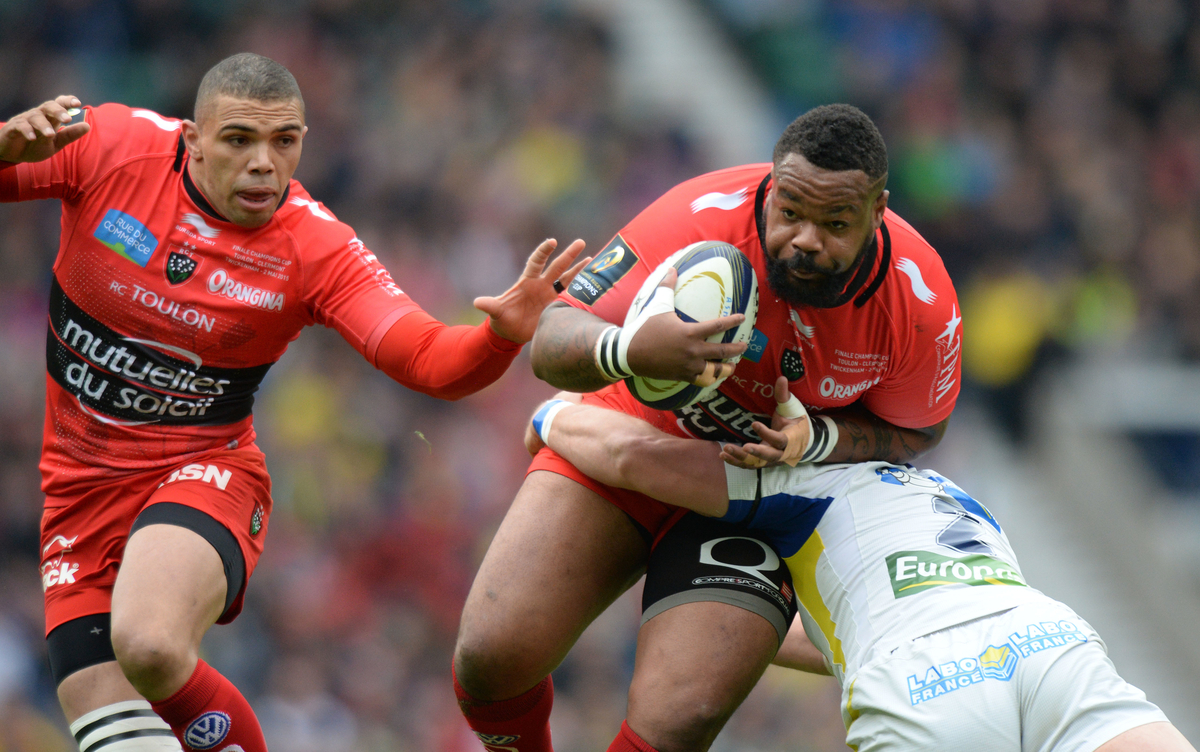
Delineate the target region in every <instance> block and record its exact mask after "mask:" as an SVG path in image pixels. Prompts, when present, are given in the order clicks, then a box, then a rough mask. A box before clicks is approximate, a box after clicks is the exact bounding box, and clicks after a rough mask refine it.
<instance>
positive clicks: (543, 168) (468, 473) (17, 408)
mask: <svg viewBox="0 0 1200 752" xmlns="http://www.w3.org/2000/svg"><path fill="white" fill-rule="evenodd" d="M697 2H700V0H697ZM703 5H704V7H705V8H706V9H707V10H708V11H709V12H710V13H711V17H712V18H713V19H714V20H716V21H717V22H718V23H720V24H721V25H722V28H723V29H724V30H725V31H726V32H727V33H728V35H729V37H730V38H731V39H732V40H734V42H735V43H736V44H737V45H738V46H739V47H740V48H741V49H742V50H744V51H745V54H746V56H747V59H749V60H750V61H751V62H752V63H753V64H754V66H755V67H756V69H757V70H758V71H759V73H760V75H761V78H762V80H763V81H764V83H765V84H766V85H767V86H769V87H770V89H771V91H772V92H773V93H774V95H775V97H776V102H777V105H778V109H779V111H780V115H781V118H784V119H790V118H791V117H793V116H794V115H796V114H799V113H800V112H801V111H803V110H804V109H806V108H807V107H809V106H812V105H815V104H819V103H822V102H828V101H849V102H852V103H854V104H857V105H859V106H861V107H863V108H864V109H865V110H867V111H868V112H869V113H870V114H871V115H872V116H873V117H875V118H876V120H877V122H878V123H879V125H880V128H881V130H882V131H883V133H884V136H885V139H886V140H887V143H888V146H889V151H890V155H891V161H892V172H891V179H890V185H889V187H890V189H891V190H892V201H891V205H892V206H893V207H894V208H896V209H897V210H898V211H899V212H900V213H901V214H902V216H904V217H905V218H906V219H908V220H909V221H911V222H912V223H913V224H914V225H915V226H916V227H917V228H918V229H919V230H920V231H921V232H922V233H923V234H924V235H925V236H926V237H927V238H928V239H929V240H930V241H931V242H932V243H933V244H934V246H935V247H936V248H937V249H938V250H939V251H940V252H941V253H942V255H943V257H944V258H945V260H946V264H947V267H948V268H949V270H950V272H951V275H952V276H953V278H954V280H955V282H956V285H957V286H958V289H959V294H960V300H961V303H962V306H963V319H964V342H965V345H964V367H965V371H966V374H967V376H968V378H969V380H970V384H971V385H972V391H973V393H975V394H978V395H980V396H982V397H983V398H984V399H985V400H987V401H989V402H990V404H992V405H995V406H998V407H1000V409H999V410H997V414H998V415H1000V416H1009V418H1010V420H1009V423H1008V427H1009V428H1010V429H1011V431H1012V432H1013V435H1014V436H1015V437H1018V438H1019V437H1020V436H1021V434H1022V431H1023V430H1024V429H1023V426H1022V424H1021V421H1020V419H1019V416H1020V414H1021V413H1020V411H1019V410H1014V409H1011V407H1012V405H1014V404H1019V403H1020V402H1021V400H1022V399H1023V395H1024V393H1025V391H1026V389H1027V386H1028V384H1029V383H1031V379H1032V378H1033V375H1034V374H1036V372H1037V368H1038V367H1039V365H1040V364H1042V363H1044V362H1046V361H1048V360H1051V359H1053V358H1055V357H1057V358H1066V359H1070V358H1081V357H1095V356H1096V354H1097V353H1112V352H1124V353H1127V354H1132V355H1135V356H1138V357H1147V358H1169V359H1175V360H1178V359H1185V360H1195V359H1197V358H1200V294H1198V293H1200V94H1198V92H1200V13H1198V11H1197V10H1196V9H1195V8H1193V7H1192V6H1191V4H1189V3H1187V2H1184V0H1127V1H1122V2H1118V1H1117V0H937V1H936V2H935V1H933V0H931V1H930V2H907V1H905V0H873V1H871V2H867V1H865V0H864V1H862V2H848V1H847V2H833V1H832V0H830V1H829V2H821V1H820V0H805V1H804V2H791V1H790V0H704V2H703ZM242 50H251V51H255V52H258V53H260V54H264V55H267V56H269V57H272V58H274V59H276V60H279V61H280V62H282V63H283V64H285V65H286V66H288V67H289V69H290V70H291V71H292V72H293V73H294V74H295V75H296V78H297V79H298V81H299V83H300V86H301V89H302V91H303V92H304V96H305V101H306V105H307V122H308V125H309V128H310V130H309V133H308V135H307V137H306V138H305V142H304V156H303V159H302V160H301V165H300V169H299V172H298V173H297V178H298V179H299V180H301V181H302V182H303V183H304V184H305V186H306V187H307V188H308V190H309V191H310V192H311V193H312V194H313V196H314V197H316V198H318V199H319V200H321V201H323V202H324V203H325V204H326V205H327V206H328V207H329V208H330V209H331V210H332V211H333V212H334V213H336V214H337V215H338V217H339V218H340V219H342V220H343V221H346V222H348V223H349V224H351V225H352V226H353V227H354V228H355V229H356V231H357V232H358V235H359V237H360V238H362V239H363V240H364V241H365V243H366V244H367V246H368V247H369V248H370V249H371V250H372V251H373V252H374V253H375V254H376V255H378V256H379V258H380V259H381V260H383V262H384V263H385V264H386V265H387V266H388V268H389V269H390V270H391V272H392V274H393V276H394V277H395V279H396V280H397V281H398V283H399V284H400V285H401V287H403V288H404V289H405V290H406V291H407V292H408V293H409V294H411V295H412V297H413V298H415V299H416V300H417V301H418V302H420V303H421V304H422V305H424V306H425V307H426V308H427V310H429V311H430V312H431V313H433V314H434V315H436V316H438V317H440V318H442V319H443V320H444V321H447V322H449V323H474V322H477V321H479V320H480V319H481V317H482V315H481V314H479V313H478V312H475V311H474V310H473V309H472V308H471V306H470V301H471V300H472V298H473V297H475V296H476V295H480V294H489V293H497V292H499V291H500V290H502V289H503V288H504V287H506V286H507V285H508V284H509V283H510V282H511V280H513V279H515V277H516V275H517V273H518V271H519V268H520V263H521V260H522V259H523V258H524V257H525V255H527V254H528V252H529V251H530V250H531V249H532V248H533V247H534V245H536V243H537V242H538V241H539V240H540V239H542V238H543V237H548V236H555V237H558V238H560V239H561V240H563V241H569V240H570V239H573V238H575V237H583V238H584V239H586V240H587V241H588V243H589V246H590V247H591V248H592V249H593V250H596V249H599V248H601V247H603V245H604V243H605V242H606V241H607V240H608V237H609V236H610V235H611V234H612V233H613V232H614V231H615V230H616V229H617V228H619V227H620V226H621V225H622V224H623V223H624V222H625V221H627V220H628V219H630V218H631V217H632V216H633V215H634V214H635V213H636V212H637V211H638V210H639V209H640V208H641V207H643V206H644V205H646V204H647V203H648V202H649V201H651V200H652V199H654V198H655V197H656V196H657V195H659V194H660V193H661V192H662V191H663V190H665V189H667V188H669V187H670V186H671V185H673V184H675V183H676V182H678V181H680V180H682V179H684V178H687V177H690V176H693V175H695V174H698V173H700V172H703V171H705V170H707V169H712V168H716V167H721V166H724V165H716V164H710V163H709V162H708V161H707V159H706V157H705V155H704V154H701V153H699V152H698V150H697V149H696V148H695V146H694V145H693V144H690V143H689V142H688V141H687V139H686V138H684V137H683V136H681V135H680V133H681V129H679V128H676V127H674V125H673V124H672V123H669V122H665V123H659V124H658V125H647V124H646V123H645V122H642V123H640V124H639V125H637V126H633V125H630V124H627V123H623V122H621V121H619V120H618V119H617V118H616V117H615V116H614V114H613V113H614V112H615V111H616V108H615V107H613V104H612V103H613V96H612V92H613V87H614V82H613V81H612V65H611V61H612V59H613V55H614V51H613V49H612V44H611V41H610V39H609V37H608V34H607V32H606V28H605V26H604V24H603V22H602V20H601V19H597V18H590V17H587V16H583V15H580V14H579V13H578V12H576V11H573V10H572V9H571V7H570V6H569V5H567V4H564V3H563V2H551V1H550V0H545V1H543V0H511V1H505V2H501V1H500V0H496V1H495V2H489V0H408V2H404V3H389V2H381V1H379V0H309V1H308V2H303V3H291V2H289V3H284V2H267V1H263V2H248V1H244V0H220V1H219V2H211V1H208V0H51V1H50V2H40V1H39V2H35V1H34V0H0V70H2V71H4V72H5V75H4V77H3V79H4V83H3V84H0V117H6V116H9V115H11V114H14V113H16V112H19V111H22V110H24V109H26V108H28V107H30V106H33V105H34V104H37V103H38V102H40V101H43V100H45V99H47V98H49V97H51V96H52V95H54V94H58V93H73V94H77V95H79V96H80V97H81V98H82V99H83V100H84V101H85V102H87V103H96V104H98V103H101V102H105V101H119V102H123V103H126V104H130V105H134V106H140V107H148V108H151V109H154V110H157V111H159V112H161V113H163V114H164V115H168V116H173V117H188V116H190V114H191V106H192V99H193V97H194V92H195V87H196V84H197V83H198V81H199V78H200V76H201V75H202V74H203V72H204V71H205V70H206V69H207V68H208V67H209V66H210V65H212V64H213V63H215V62H216V61H217V60H219V59H220V58H222V57H224V56H225V55H227V54H231V53H233V52H237V51H242ZM680 85H686V82H680ZM767 156H768V155H765V154H764V155H763V158H764V159H766V158H767ZM57 236H58V208H57V205H56V204H55V203H54V202H41V203H39V204H28V205H17V206H0V347H2V348H3V353H2V354H0V384H2V385H3V389H2V390H0V593H3V597H0V752H57V750H69V749H72V747H71V746H70V744H69V741H68V737H67V736H66V735H65V733H64V730H63V729H64V724H63V723H62V720H61V714H60V713H59V711H58V709H57V705H56V703H55V701H54V692H53V685H52V682H51V680H50V678H49V672H48V669H47V667H46V660H45V654H44V642H43V640H42V635H43V631H42V594H41V592H40V587H39V586H40V582H39V577H38V576H37V565H38V560H37V551H38V543H37V533H38V523H39V519H40V514H41V501H42V499H41V495H40V493H39V490H38V482H39V476H38V472H37V459H38V450H39V448H40V445H41V428H42V388H43V387H42V384H43V383H44V381H43V379H44V378H45V376H44V362H43V359H42V358H41V356H40V352H41V350H42V349H43V347H44V345H43V343H44V338H45V328H46V324H45V321H46V318H45V317H46V296H47V291H48V287H49V275H50V267H51V264H52V260H53V257H54V253H55V249H56V248H57ZM552 392H553V390H552V389H550V388H549V387H547V386H546V385H544V384H542V383H540V382H538V381H537V380H536V379H535V378H534V377H533V376H532V374H531V372H530V371H529V368H528V361H527V359H526V358H525V356H522V358H520V359H519V360H518V361H517V363H516V364H515V365H514V367H513V369H512V371H511V372H510V373H509V374H508V375H506V376H505V377H504V378H503V379H502V380H501V381H500V382H499V383H497V384H496V385H494V386H492V387H490V388H488V389H486V390H485V391H483V392H481V393H480V394H478V395H475V396H473V397H469V398H467V399H465V400H463V401H462V402H459V403H454V404H450V403H445V402H439V401H436V400H433V399H429V398H426V397H423V396H421V395H418V394H414V393H412V392H408V391H406V390H404V389H402V388H400V387H397V386H396V385H395V384H393V383H392V382H390V381H389V380H388V379H386V378H385V377H383V376H382V375H381V374H379V373H377V372H375V371H374V370H373V369H372V368H371V367H370V366H369V365H368V364H367V363H365V362H364V361H363V360H362V359H361V358H360V357H359V356H358V355H356V354H355V353H354V351H353V350H352V349H351V348H350V347H349V346H347V345H346V343H344V342H342V341H341V340H340V339H339V338H338V337H337V336H336V335H335V334H333V333H332V332H329V331H325V330H313V331H308V332H305V334H304V335H302V336H301V338H300V339H299V340H298V341H297V342H296V343H294V344H293V346H292V348H291V350H289V352H288V354H287V355H286V356H285V357H284V359H283V360H282V361H281V362H280V363H279V365H277V366H276V367H275V368H274V369H273V370H272V372H271V374H270V375H269V376H268V379H267V381H266V382H265V384H264V388H263V391H262V392H261V394H260V399H259V401H258V404H257V405H256V407H255V413H256V424H257V427H258V430H259V435H260V444H261V445H262V447H263V449H264V451H265V452H266V454H267V459H268V465H269V467H270V470H271V473H272V476H273V479H274V490H273V497H274V501H275V507H274V513H273V515H272V517H271V520H270V528H269V541H268V544H267V547H266V553H265V554H264V556H263V558H262V560H261V562H260V565H259V569H258V571H257V572H256V574H255V577H254V580H253V582H252V584H251V586H250V588H249V591H248V594H247V599H246V608H245V611H244V613H243V614H242V616H241V617H240V618H239V619H238V620H237V621H236V622H235V623H234V624H233V625H231V626H228V627H222V628H218V629H215V630H213V631H212V632H211V633H210V635H209V636H208V638H206V641H205V648H204V649H205V657H206V659H207V660H208V661H209V662H210V663H212V664H213V665H214V666H216V667H217V668H218V669H219V670H221V671H222V672H223V673H225V674H226V675H227V676H229V677H230V678H231V679H232V680H233V681H234V682H235V683H236V684H237V685H238V686H239V687H240V688H241V689H242V690H243V691H244V692H245V694H246V695H247V696H248V697H249V698H250V700H251V702H252V703H253V704H254V706H255V708H256V709H257V710H258V712H259V714H260V717H261V719H262V721H263V726H264V729H265V731H266V734H267V739H268V742H269V743H270V744H271V745H272V747H273V748H276V749H285V750H289V751H291V752H309V751H310V750H311V751H312V752H317V751H318V750H320V751H321V752H342V751H346V752H350V751H351V750H354V751H359V750H361V751H363V752H367V751H371V752H374V751H376V750H378V751H379V752H384V751H385V750H399V751H404V750H412V751H414V752H415V751H417V750H420V751H421V752H458V751H459V750H464V751H465V750H476V749H478V742H477V741H476V740H474V738H473V736H472V735H471V734H470V732H469V730H468V729H467V728H466V726H465V724H464V723H463V722H462V721H461V718H460V716H459V714H458V709H457V707H456V705H455V701H454V695H453V691H452V689H451V686H450V681H449V666H450V651H451V649H452V646H453V641H454V635H455V630H456V627H457V622H458V615H459V611H460V609H461V606H462V602H463V599H464V597H465V595H466V592H467V589H468V587H469V586H470V582H471V578H472V576H473V574H474V572H475V569H476V568H477V566H478V563H479V561H480V559H481V557H482V555H483V552H484V551H485V550H486V547H487V544H488V542H489V540H490V538H491V535H492V534H493V532H494V530H495V528H496V526H497V524H498V523H499V520H500V519H501V517H502V516H503V514H504V512H505V510H506V508H507V505H508V503H509V502H510V501H511V499H512V496H513V494H514V492H515V490H516V488H517V487H518V486H519V484H520V481H521V478H522V476H523V473H524V469H525V466H526V463H527V457H526V455H525V453H524V449H523V448H522V446H521V443H520V432H521V430H522V426H523V424H524V421H525V420H526V419H527V417H528V414H529V412H530V409H531V407H532V406H533V405H534V404H535V403H536V402H537V401H538V400H539V399H541V398H543V397H545V396H548V395H549V394H551V393H552ZM636 590H637V588H635V591H634V592H631V593H630V594H627V595H626V596H625V597H624V598H623V599H622V600H621V601H620V602H619V603H618V604H617V605H616V606H615V607H614V608H613V609H610V611H609V613H607V614H606V615H605V616H603V617H602V618H601V619H600V621H598V622H597V625H596V626H595V627H594V628H593V629H592V630H590V631H589V632H588V633H587V634H585V636H584V638H583V639H582V641H581V642H580V644H579V645H578V646H577V648H576V649H575V650H574V651H573V652H572V654H571V656H570V657H569V658H568V660H567V661H566V663H565V664H564V665H563V667H562V668H561V669H560V670H559V671H558V672H556V673H555V685H556V686H555V691H556V705H555V715H554V728H555V734H556V748H557V749H560V750H562V751H563V752H571V750H592V749H603V748H604V747H605V746H606V745H607V743H608V741H609V740H610V739H611V737H612V736H613V735H614V734H615V732H616V730H617V727H618V725H619V722H620V719H621V718H622V717H623V716H624V703H625V689H626V687H627V684H628V679H629V675H630V673H631V671H632V664H633V642H632V638H633V635H634V632H635V630H636V627H637V623H638V618H639V608H638V601H639V596H638V593H637V592H636ZM837 696H838V691H837V688H836V685H835V684H834V683H833V682H832V680H829V679H824V678H818V677H809V676H805V675H801V674H798V673H795V672H790V671H784V670H780V669H772V670H771V671H770V672H769V673H768V675H767V677H766V679H765V680H764V682H763V685H762V686H760V688H759V689H757V690H756V691H755V693H754V694H753V695H752V696H751V699H750V700H749V701H748V702H747V705H746V706H745V707H744V708H743V709H742V710H741V711H739V713H738V714H736V715H735V717H734V719H733V720H732V721H731V722H730V725H729V728H728V729H727V731H726V732H725V733H724V734H723V735H722V737H721V739H719V740H718V742H717V745H716V746H715V747H714V749H716V750H723V749H739V750H751V751H753V750H762V751H763V752H767V751H768V750H783V749H788V750H801V751H802V750H833V749H839V748H844V747H843V745H842V741H841V739H842V734H843V729H842V726H841V719H840V715H839V712H838V707H837V705H838V703H837Z"/></svg>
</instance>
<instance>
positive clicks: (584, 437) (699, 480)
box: [526, 400, 729, 517]
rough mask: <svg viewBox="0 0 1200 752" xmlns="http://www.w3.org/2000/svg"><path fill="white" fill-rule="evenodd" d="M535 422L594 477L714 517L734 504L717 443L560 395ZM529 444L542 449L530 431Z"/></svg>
mask: <svg viewBox="0 0 1200 752" xmlns="http://www.w3.org/2000/svg"><path fill="white" fill-rule="evenodd" d="M533 426H534V429H535V431H536V437H538V438H540V439H541V441H543V442H545V443H547V444H549V446H550V448H551V449H553V450H554V451H555V452H558V453H559V454H560V455H562V456H563V457H564V458H565V459H566V460H567V461H568V462H570V463H571V464H573V465H575V467H577V468H579V470H580V472H582V473H583V474H584V475H587V476H588V477H589V478H593V479H595V480H598V481H600V482H601V483H604V484H606V485H609V486H615V487H617V488H625V489H629V490H631V491H638V492H640V493H644V494H646V495H647V496H649V497H651V498H654V499H658V500H659V501H663V502H666V503H667V504H674V505H675V506H679V507H684V508H685V509H691V510H692V511H695V512H699V513H700V514H704V515H708V516H710V517H720V516H722V515H724V514H725V513H726V512H727V511H728V509H729V498H728V496H727V494H726V491H725V487H726V481H725V469H724V466H723V465H722V464H721V462H720V461H719V460H718V457H717V453H718V451H719V446H718V445H717V444H716V443H715V442H711V441H698V440H696V439H681V438H677V437H675V436H669V435H667V434H665V433H663V432H662V431H659V430H658V429H657V428H655V427H653V426H651V425H650V424H649V423H647V422H645V421H643V420H640V419H638V418H635V417H633V416H631V415H626V414H624V413H618V412H615V411H613V410H605V409H603V408H599V407H592V406H589V405H578V404H574V403H573V402H566V401H559V400H552V401H550V402H548V403H546V404H545V405H543V406H542V407H541V408H539V409H538V411H537V413H535V415H534V418H533ZM526 448H527V449H530V450H536V449H538V448H539V447H538V445H537V443H536V441H533V440H532V439H531V437H530V436H528V435H527V436H526Z"/></svg>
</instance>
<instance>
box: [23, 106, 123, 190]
mask: <svg viewBox="0 0 1200 752" xmlns="http://www.w3.org/2000/svg"><path fill="white" fill-rule="evenodd" d="M129 112H130V111H129V108H127V107H124V106H122V105H115V104H106V105H101V106H99V107H94V108H93V107H85V108H84V113H85V114H84V118H85V119H86V121H87V122H88V123H90V124H91V126H92V129H91V131H89V132H88V133H87V134H86V135H85V136H83V138H81V139H79V140H78V141H75V142H73V143H71V144H68V145H67V146H66V147H65V148H64V149H63V150H62V151H60V152H59V153H57V154H55V155H54V156H53V157H51V158H50V159H46V160H43V161H41V162H23V163H21V164H17V165H13V166H11V167H9V168H7V169H4V170H0V201H2V202H11V201H31V200H34V199H42V198H58V199H63V200H64V201H71V200H74V199H76V198H78V197H79V196H81V195H82V194H83V193H84V192H86V191H87V189H88V187H89V186H90V184H91V182H92V181H93V180H94V179H95V178H96V177H97V176H98V175H99V174H100V173H101V172H102V171H103V168H104V162H105V159H106V155H108V154H109V153H110V152H111V150H112V148H113V147H117V146H119V145H120V143H121V138H122V134H123V132H124V129H123V128H122V127H121V121H122V120H124V121H128V120H129Z"/></svg>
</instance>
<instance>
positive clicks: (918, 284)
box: [896, 258, 937, 305]
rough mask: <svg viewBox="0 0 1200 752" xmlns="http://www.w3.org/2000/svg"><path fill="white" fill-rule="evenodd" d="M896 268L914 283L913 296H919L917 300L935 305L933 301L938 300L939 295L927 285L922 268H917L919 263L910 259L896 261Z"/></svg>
mask: <svg viewBox="0 0 1200 752" xmlns="http://www.w3.org/2000/svg"><path fill="white" fill-rule="evenodd" d="M896 268H897V269H899V270H900V271H902V272H904V273H905V274H907V275H908V281H909V282H911V283H912V291H913V295H916V296H917V300H919V301H921V302H922V303H928V304H929V305H933V301H935V300H937V293H936V292H934V291H933V290H930V289H929V286H928V285H926V284H925V278H924V277H922V276H921V267H919V266H917V262H915V261H913V260H912V259H910V258H898V259H896Z"/></svg>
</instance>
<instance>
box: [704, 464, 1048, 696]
mask: <svg viewBox="0 0 1200 752" xmlns="http://www.w3.org/2000/svg"><path fill="white" fill-rule="evenodd" d="M726 473H727V478H728V481H729V498H730V509H731V510H734V509H736V508H738V507H740V508H742V509H746V510H747V512H748V513H747V514H746V517H748V518H749V520H750V522H749V528H750V529H751V530H753V531H754V532H755V533H758V534H762V537H764V538H765V539H767V540H768V541H769V542H771V543H772V544H773V545H775V547H776V548H777V549H778V551H779V554H780V556H782V557H783V558H784V560H785V561H786V562H787V564H788V567H789V568H790V570H791V573H792V579H793V585H794V586H795V590H796V595H797V597H798V598H799V601H800V617H801V618H802V619H803V620H804V627H805V631H806V632H807V633H808V636H809V639H811V640H812V642H813V644H814V645H816V646H817V648H818V649H819V650H820V651H821V652H822V653H823V654H824V655H825V661H826V663H827V664H828V666H829V668H830V670H831V671H832V672H833V675H834V676H835V677H836V678H837V679H838V681H839V682H842V683H843V684H844V683H845V681H846V680H848V679H851V678H853V676H854V673H855V672H856V671H857V670H858V668H859V667H860V666H861V665H862V663H863V661H864V659H865V656H866V655H867V653H868V652H869V651H870V650H871V649H872V648H876V647H878V648H883V649H891V648H893V647H896V646H897V645H900V644H901V643H903V642H904V641H906V640H909V639H912V638H914V637H919V636H921V635H924V634H929V633H930V632H935V631H937V630H939V629H943V628H946V627H949V626H952V625H955V624H960V623H962V622H965V621H970V620H972V619H976V618H979V617H981V616H986V615H988V614H993V613H996V612H998V611H1004V610H1007V609H1010V608H1013V607H1015V606H1018V605H1021V604H1023V603H1028V602H1030V601H1035V600H1043V599H1044V598H1045V596H1043V595H1042V594H1041V593H1039V592H1038V591H1036V590H1034V589H1033V588H1030V587H1028V586H1027V585H1026V584H1025V579H1024V577H1023V576H1022V574H1021V570H1020V567H1019V566H1018V565H1017V558H1016V556H1015V555H1014V554H1013V550H1012V547H1011V545H1009V542H1008V538H1007V537H1006V536H1005V535H1004V532H1003V530H1001V528H1000V524H999V523H998V522H997V521H996V519H995V518H994V517H993V516H992V514H991V513H990V512H989V511H988V510H987V509H986V508H985V507H984V506H983V505H982V504H980V503H979V502H978V501H976V500H975V499H973V498H971V497H970V496H968V495H967V494H966V493H965V492H964V491H963V490H962V489H960V488H959V487H958V486H956V485H955V484H954V483H953V482H951V481H950V480H948V479H946V478H944V477H942V476H941V475H939V474H938V473H937V472H936V471H932V470H918V469H915V468H913V467H911V466H907V465H906V466H897V465H891V464H888V463H886V462H866V463H859V464H833V465H810V464H800V465H798V466H796V467H794V468H792V467H788V466H786V465H778V466H774V467H769V468H765V469H763V470H762V471H761V489H759V487H758V486H759V477H760V476H759V473H758V471H755V470H741V469H739V468H735V467H732V466H729V465H727V466H726ZM756 499H758V502H757V504H755V500H756ZM755 506H756V507H757V508H754V507H755Z"/></svg>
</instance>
